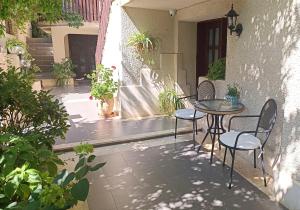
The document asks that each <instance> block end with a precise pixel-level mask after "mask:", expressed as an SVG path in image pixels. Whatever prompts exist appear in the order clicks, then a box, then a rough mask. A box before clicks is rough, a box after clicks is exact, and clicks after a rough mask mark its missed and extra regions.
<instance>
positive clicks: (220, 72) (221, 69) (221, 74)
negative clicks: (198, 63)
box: [207, 58, 226, 81]
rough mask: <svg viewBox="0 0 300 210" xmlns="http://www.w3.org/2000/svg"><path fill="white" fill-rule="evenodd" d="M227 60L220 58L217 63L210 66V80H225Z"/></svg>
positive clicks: (208, 75)
mask: <svg viewBox="0 0 300 210" xmlns="http://www.w3.org/2000/svg"><path fill="white" fill-rule="evenodd" d="M225 68H226V61H225V58H220V59H218V60H216V61H215V62H213V63H211V64H209V66H208V74H207V78H208V79H209V80H213V81H215V80H225Z"/></svg>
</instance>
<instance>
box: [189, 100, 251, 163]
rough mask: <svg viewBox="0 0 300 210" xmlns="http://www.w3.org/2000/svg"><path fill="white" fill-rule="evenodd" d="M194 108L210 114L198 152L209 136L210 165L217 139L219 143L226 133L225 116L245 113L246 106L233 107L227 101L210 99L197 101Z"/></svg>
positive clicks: (239, 104) (240, 104)
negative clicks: (210, 141)
mask: <svg viewBox="0 0 300 210" xmlns="http://www.w3.org/2000/svg"><path fill="white" fill-rule="evenodd" d="M194 107H195V110H197V111H200V112H203V113H207V114H208V115H207V124H208V129H207V132H206V134H205V136H204V138H203V140H202V142H201V144H200V146H199V148H198V152H199V151H200V149H201V147H202V145H203V143H204V142H205V140H206V138H207V136H208V135H210V136H211V139H212V148H211V155H210V163H212V159H213V153H214V146H215V141H216V138H218V141H219V140H220V135H221V134H223V133H225V132H226V130H225V128H224V125H223V118H224V116H225V115H233V114H239V113H241V112H243V111H244V109H245V106H244V105H243V104H242V103H238V104H237V105H236V106H232V105H231V104H230V102H228V101H227V100H225V99H210V100H200V101H196V102H195V103H194ZM209 116H211V123H210V122H209ZM217 136H218V137H217ZM219 147H220V144H219Z"/></svg>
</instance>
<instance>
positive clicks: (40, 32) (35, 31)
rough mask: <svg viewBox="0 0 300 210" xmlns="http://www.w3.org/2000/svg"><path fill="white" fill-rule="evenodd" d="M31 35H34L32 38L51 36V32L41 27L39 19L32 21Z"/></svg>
mask: <svg viewBox="0 0 300 210" xmlns="http://www.w3.org/2000/svg"><path fill="white" fill-rule="evenodd" d="M31 35H32V38H43V37H49V36H50V35H49V34H47V33H46V32H44V31H43V30H42V29H40V27H39V26H38V23H37V21H31Z"/></svg>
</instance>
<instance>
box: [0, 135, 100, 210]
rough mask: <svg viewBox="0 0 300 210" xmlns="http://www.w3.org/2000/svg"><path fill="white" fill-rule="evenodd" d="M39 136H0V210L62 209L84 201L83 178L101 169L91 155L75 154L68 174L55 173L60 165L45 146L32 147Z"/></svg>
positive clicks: (87, 189)
mask: <svg viewBox="0 0 300 210" xmlns="http://www.w3.org/2000/svg"><path fill="white" fill-rule="evenodd" d="M36 138H39V136H36V135H33V136H31V135H29V136H26V137H20V136H16V135H11V134H4V135H0V151H1V152H0V209H16V210H23V209H26V210H49V209H53V210H64V209H69V208H71V207H73V206H74V205H76V204H77V202H78V201H85V200H86V198H87V196H88V192H89V182H88V180H87V179H86V175H87V174H88V173H89V172H92V171H96V170H98V169H100V168H101V167H103V166H104V165H105V163H99V164H93V161H94V160H95V155H92V154H91V153H90V152H86V153H84V154H83V153H80V154H79V153H76V155H77V156H78V159H79V160H78V162H77V164H76V166H75V168H74V170H73V171H72V172H68V171H67V170H66V169H63V170H61V171H59V170H58V167H57V165H61V166H62V165H63V164H64V162H63V161H62V160H61V159H59V158H58V156H57V154H55V153H54V152H53V151H51V150H49V149H48V148H47V147H40V145H37V144H35V143H34V142H37V140H36Z"/></svg>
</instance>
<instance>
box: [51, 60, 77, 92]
mask: <svg viewBox="0 0 300 210" xmlns="http://www.w3.org/2000/svg"><path fill="white" fill-rule="evenodd" d="M75 67H76V66H75V65H74V64H73V63H72V60H71V59H70V58H65V59H63V60H62V62H61V63H54V65H53V72H52V73H53V76H54V77H55V78H56V79H57V85H58V86H66V85H68V83H69V79H71V78H72V77H74V76H75V72H74V70H75Z"/></svg>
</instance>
